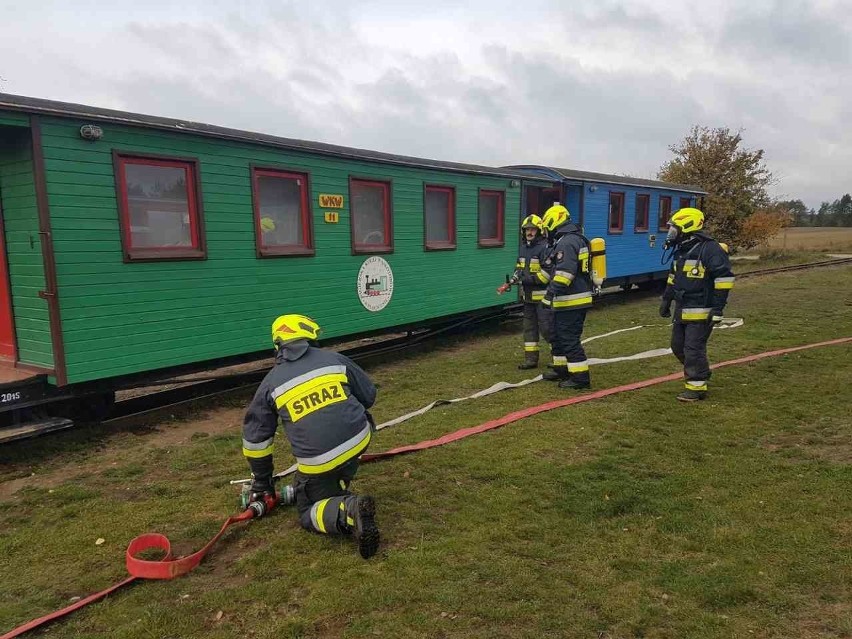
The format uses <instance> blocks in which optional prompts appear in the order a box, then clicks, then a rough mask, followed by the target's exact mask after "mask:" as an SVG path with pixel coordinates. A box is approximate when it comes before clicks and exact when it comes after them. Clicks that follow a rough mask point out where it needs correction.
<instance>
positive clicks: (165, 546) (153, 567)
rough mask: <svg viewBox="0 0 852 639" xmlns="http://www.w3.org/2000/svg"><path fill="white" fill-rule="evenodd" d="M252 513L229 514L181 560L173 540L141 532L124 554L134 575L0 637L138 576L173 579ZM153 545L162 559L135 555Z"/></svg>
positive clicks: (67, 610) (9, 637) (87, 601)
mask: <svg viewBox="0 0 852 639" xmlns="http://www.w3.org/2000/svg"><path fill="white" fill-rule="evenodd" d="M253 516H254V513H253V512H252V511H251V510H245V511H243V512H242V513H240V514H239V515H234V516H233V517H228V519H226V520H225V523H224V524H222V528H221V529H220V530H219V532H218V533H216V536H215V537H213V539H211V540H210V541H209V542H207V545H206V546H204V548H202V549H201V550H199V551H198V552H195V553H193V554H191V555H189V556H187V557H181V558H179V559H173V558H172V549H171V543H170V542H169V539H168V537H166V536H165V535H161V534H159V533H145V534H144V535H139V536H138V537H136V538H135V539H133V540H132V541H131V542H130V544H129V545H128V546H127V552H126V553H125V564H126V565H127V572H129V573H130V574H131V576H130V577H128V578H127V579H125V580H124V581H120V582H119V583H117V584H115V585H114V586H110V587H109V588H107V589H106V590H101V591H100V592H97V593H95V594H93V595H89V596H88V597H86V598H85V599H81V600H80V601H77V602H75V603H73V604H71V605H70V606H67V607H65V608H63V609H62V610H57V611H56V612H52V613H50V614H49V615H45V616H44V617H39V618H38V619H33V620H32V621H30V622H28V623H25V624H24V625H23V626H18V627H17V628H15V629H14V630H11V631H9V632H7V633H6V634H5V635H3V636H2V637H0V639H12V638H13V637H19V636H20V635H22V634H24V633H25V632H29V631H30V630H34V629H35V628H38V627H39V626H41V625H43V624H46V623H48V622H49V621H53V620H55V619H59V618H60V617H64V616H65V615H67V614H69V613H71V612H74V611H75V610H78V609H79V608H82V607H83V606H87V605H89V604H90V603H94V602H95V601H99V600H100V599H103V598H104V597H106V596H107V595H109V594H110V593H113V592H115V591H116V590H118V589H119V588H122V587H123V586H126V585H127V584H129V583H132V582H134V581H136V580H137V579H174V578H175V577H179V576H180V575H185V574H186V573H188V572H189V571H190V570H192V569H193V568H195V567H196V566H197V565H198V564H199V563H201V560H202V559H203V558H204V555H206V554H207V553H208V552H209V551H210V548H211V547H212V546H213V544H215V543H216V542H217V541H218V540H219V537H221V536H222V535H223V534H224V533H225V531H226V530H227V529H228V528H229V527H230V526H231V525H233V524H236V523H239V522H242V521H248V520H249V519H251V518H252V517H253ZM151 548H159V549H161V550H162V551H163V552H164V555H163V558H162V559H160V560H155V561H148V560H146V559H139V558H138V557H136V556H135V555H137V554H139V553H140V552H142V551H144V550H149V549H151Z"/></svg>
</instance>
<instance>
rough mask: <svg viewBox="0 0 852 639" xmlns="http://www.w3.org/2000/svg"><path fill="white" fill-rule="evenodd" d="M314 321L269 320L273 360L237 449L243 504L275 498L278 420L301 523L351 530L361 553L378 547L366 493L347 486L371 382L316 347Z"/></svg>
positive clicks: (364, 431)
mask: <svg viewBox="0 0 852 639" xmlns="http://www.w3.org/2000/svg"><path fill="white" fill-rule="evenodd" d="M319 333H320V327H319V325H318V324H317V323H316V322H314V321H313V320H312V319H311V318H309V317H306V316H304V315H282V316H280V317H278V318H277V319H276V320H275V321H274V322H273V323H272V342H273V344H274V345H275V350H276V354H275V366H274V367H273V368H272V370H271V371H269V373H268V374H267V375H266V377H265V378H264V379H263V381H262V382H261V383H260V386H259V387H258V389H257V392H256V393H255V395H254V399H253V400H252V402H251V405H250V406H249V408H248V411H247V412H246V416H245V420H244V422H243V454H244V455H245V456H246V458H247V459H248V463H249V466H250V467H251V472H252V485H251V492H250V498H249V505H250V506H251V503H252V502H260V505H261V508H260V511H261V514H262V513H263V512H265V509H264V508H262V505H263V503H266V504H268V503H269V502H270V498H272V499H273V500H274V499H275V487H274V483H273V465H272V452H273V440H274V438H275V431H276V429H277V426H278V419H279V418H280V419H281V422H282V423H283V426H284V432H285V434H286V436H287V439H288V440H289V442H290V447H291V449H292V451H293V455H294V456H295V457H296V461H297V470H296V474H295V476H294V478H293V492H294V493H295V500H296V508H297V509H298V511H299V518H300V520H301V524H302V526H303V527H304V528H306V529H308V530H311V531H314V532H318V533H325V534H330V535H335V534H337V535H341V534H343V535H348V534H351V535H354V537H355V539H356V541H357V543H358V550H359V552H360V553H361V556H362V557H364V558H365V559H367V558H368V557H371V556H372V555H374V554H375V553H376V551H377V550H378V547H379V530H378V528H377V526H376V521H375V503H374V501H373V498H372V497H369V496H355V495H353V494H352V493H351V492H349V484H350V483H351V482H352V480H353V478H354V477H355V473H356V471H357V470H358V460H359V458H360V456H361V454H362V453H363V452H364V451H365V450H366V449H367V446H368V445H369V443H370V437H371V435H372V432H373V429H374V424H373V421H372V418H371V417H370V414H369V412H367V409H369V408H370V407H371V406H372V405H373V403H374V402H375V401H376V387H375V386H374V385H373V383H372V382H371V381H370V378H369V377H367V374H366V373H365V372H364V371H363V370H362V369H361V368H360V367H359V366H358V365H357V364H355V363H354V362H353V361H352V360H350V359H348V358H347V357H345V356H344V355H341V354H340V353H335V352H332V351H325V350H322V349H320V348H318V342H317V339H318V338H319Z"/></svg>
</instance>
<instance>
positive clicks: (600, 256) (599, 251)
mask: <svg viewBox="0 0 852 639" xmlns="http://www.w3.org/2000/svg"><path fill="white" fill-rule="evenodd" d="M589 246H590V247H591V256H592V267H591V272H592V283H593V284H594V285H595V286H596V287H597V288H600V287H601V286H602V285H603V283H604V280H605V279H606V242H605V241H604V239H603V238H602V237H596V238H593V239H592V240H590V241H589Z"/></svg>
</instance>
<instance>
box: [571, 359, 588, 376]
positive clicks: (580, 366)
mask: <svg viewBox="0 0 852 639" xmlns="http://www.w3.org/2000/svg"><path fill="white" fill-rule="evenodd" d="M587 370H589V360H583V361H582V362H568V372H570V373H584V372H586V371H587Z"/></svg>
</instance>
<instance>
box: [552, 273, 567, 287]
mask: <svg viewBox="0 0 852 639" xmlns="http://www.w3.org/2000/svg"><path fill="white" fill-rule="evenodd" d="M553 281H554V282H556V283H557V284H564V285H565V286H570V285H571V279H570V278H568V277H565V276H564V275H554V277H553Z"/></svg>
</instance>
